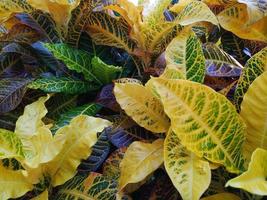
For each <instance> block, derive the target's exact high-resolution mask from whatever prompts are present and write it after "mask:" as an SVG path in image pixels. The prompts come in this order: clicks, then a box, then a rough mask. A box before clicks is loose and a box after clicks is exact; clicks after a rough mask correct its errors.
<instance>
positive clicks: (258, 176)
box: [226, 148, 267, 196]
mask: <svg viewBox="0 0 267 200" xmlns="http://www.w3.org/2000/svg"><path fill="white" fill-rule="evenodd" d="M266 177H267V150H264V149H260V148H258V149H256V150H255V151H254V152H253V154H252V157H251V161H250V163H249V166H248V170H247V171H246V172H244V173H243V174H241V175H240V176H238V177H236V178H233V179H231V180H229V181H228V182H227V183H226V186H231V187H235V188H240V189H243V190H246V191H248V192H250V193H252V194H257V195H262V196H264V195H267V184H266Z"/></svg>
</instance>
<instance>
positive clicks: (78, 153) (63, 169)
mask: <svg viewBox="0 0 267 200" xmlns="http://www.w3.org/2000/svg"><path fill="white" fill-rule="evenodd" d="M109 125H111V123H110V122H109V121H107V120H104V119H100V118H94V117H90V116H86V115H81V116H78V117H76V118H74V119H73V120H71V122H70V124H69V125H68V126H65V127H63V128H61V129H59V130H58V131H57V133H56V135H57V134H58V135H61V134H63V135H66V137H67V138H66V142H65V144H64V145H63V148H62V150H61V152H60V153H59V154H58V155H57V156H56V157H55V158H54V159H53V160H52V161H51V162H48V163H47V164H46V165H45V168H46V171H47V173H48V174H49V175H50V176H51V178H52V185H53V186H58V185H61V184H63V183H65V182H66V181H67V180H69V179H70V178H72V177H73V176H74V175H75V173H76V168H77V167H78V165H79V164H80V163H81V160H82V159H86V158H88V157H89V155H90V154H91V153H92V146H93V145H94V144H95V143H96V142H97V132H101V131H103V129H104V128H105V127H107V126H109Z"/></svg>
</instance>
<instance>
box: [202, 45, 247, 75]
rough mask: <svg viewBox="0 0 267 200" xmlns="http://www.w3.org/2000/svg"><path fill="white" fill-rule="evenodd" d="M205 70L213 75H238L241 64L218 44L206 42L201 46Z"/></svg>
mask: <svg viewBox="0 0 267 200" xmlns="http://www.w3.org/2000/svg"><path fill="white" fill-rule="evenodd" d="M203 53H204V56H205V59H206V72H207V75H209V76H213V77H214V76H215V77H239V76H240V74H241V72H242V69H243V66H242V65H241V64H240V63H239V62H238V61H237V60H235V59H234V58H233V57H232V56H230V55H229V54H227V53H226V52H224V51H223V50H222V49H220V48H219V47H218V46H216V45H215V44H212V43H207V44H205V45H204V46H203Z"/></svg>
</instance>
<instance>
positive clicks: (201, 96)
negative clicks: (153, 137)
mask: <svg viewBox="0 0 267 200" xmlns="http://www.w3.org/2000/svg"><path fill="white" fill-rule="evenodd" d="M152 82H153V85H154V86H155V89H156V91H157V93H158V94H159V95H160V98H161V101H162V103H163V105H164V110H165V112H166V114H167V115H168V116H169V118H170V119H171V126H172V129H173V131H174V132H175V133H176V134H177V135H178V137H179V139H180V140H181V143H182V144H183V145H184V146H186V148H187V149H189V150H190V151H192V152H194V153H195V154H196V155H197V156H199V157H204V158H206V159H208V160H209V161H211V162H214V163H218V164H222V165H224V166H225V167H226V169H227V170H228V171H230V172H233V173H239V172H240V171H243V170H244V166H243V164H244V159H243V155H242V148H243V142H244V139H245V136H244V133H245V124H244V122H243V121H242V119H241V117H240V116H239V115H238V113H237V112H236V109H235V107H234V106H233V105H232V103H231V102H230V101H229V100H228V99H227V98H226V97H224V96H223V95H221V94H219V93H217V92H215V91H214V90H212V89H211V88H209V87H207V86H205V85H202V84H199V83H195V82H192V81H188V80H182V79H179V80H175V79H167V80H166V79H162V78H153V79H152Z"/></svg>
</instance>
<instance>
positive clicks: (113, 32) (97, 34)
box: [86, 12, 135, 53]
mask: <svg viewBox="0 0 267 200" xmlns="http://www.w3.org/2000/svg"><path fill="white" fill-rule="evenodd" d="M86 30H87V33H88V34H89V35H90V36H91V37H92V38H93V40H94V42H95V43H96V44H98V45H108V46H116V47H117V48H121V49H124V50H126V51H127V52H128V53H133V49H134V47H135V42H134V41H133V40H131V39H130V38H129V32H130V31H129V27H128V24H127V23H126V22H125V21H124V20H123V19H121V18H120V19H119V20H117V19H115V18H113V17H111V16H110V15H108V14H106V13H102V12H95V13H92V14H91V16H90V18H89V21H88V25H87V27H86Z"/></svg>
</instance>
